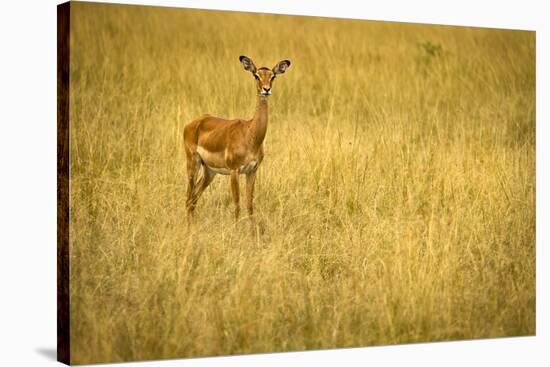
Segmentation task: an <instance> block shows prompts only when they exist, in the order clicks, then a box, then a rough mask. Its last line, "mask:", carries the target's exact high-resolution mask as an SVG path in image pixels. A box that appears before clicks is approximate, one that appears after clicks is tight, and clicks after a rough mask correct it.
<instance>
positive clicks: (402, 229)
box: [70, 3, 535, 363]
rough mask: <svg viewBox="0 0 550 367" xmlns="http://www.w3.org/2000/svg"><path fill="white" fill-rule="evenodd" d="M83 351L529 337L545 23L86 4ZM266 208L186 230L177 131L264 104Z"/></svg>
mask: <svg viewBox="0 0 550 367" xmlns="http://www.w3.org/2000/svg"><path fill="white" fill-rule="evenodd" d="M71 12H72V13H71V16H72V19H71V91H70V116H71V138H70V139H71V154H72V161H71V167H70V168H71V225H72V227H71V231H70V241H71V289H70V291H71V312H72V316H71V341H72V353H71V356H72V361H73V362H74V363H89V362H107V361H127V360H134V359H156V358H174V357H191V356H206V355H223V354H239V353H258V352H273V351H290V350H304V349H318V348H335V347H351V346H368V345H381V344H396V343H412V342H426V341H441V340H457V339H472V338H493V337H503V336H516V335H532V334H534V333H535V34H534V33H533V32H524V31H509V30H493V29H474V28H461V27H447V26H436V25H414V24H402V23H389V22H387V23H386V22H372V21H355V20H337V19H323V18H314V17H289V16H275V15H262V14H245V13H234V12H233V13H223V12H206V11H191V10H178V9H169V8H152V7H136V6H116V5H98V4H86V3H73V5H72V8H71ZM241 54H244V55H247V56H250V57H251V58H252V59H253V60H254V61H255V62H256V64H257V66H269V67H272V66H274V65H275V63H276V62H277V61H279V60H281V59H284V58H288V59H291V60H292V62H293V64H292V66H291V68H290V69H289V70H288V72H287V73H286V74H284V75H282V76H280V77H279V78H277V80H276V81H275V83H274V88H273V95H272V96H271V97H270V102H269V103H270V106H269V108H270V111H269V114H270V121H269V127H268V132H267V137H266V141H265V155H266V156H265V160H264V162H263V164H262V166H261V168H260V170H259V174H258V179H257V186H256V200H255V208H256V213H257V214H256V215H257V219H258V221H259V222H260V223H261V225H262V228H263V233H262V234H259V235H252V234H251V233H249V231H248V229H249V228H248V222H247V218H246V217H245V216H243V218H242V220H241V221H240V222H239V223H237V224H236V225H235V224H234V223H233V219H232V214H233V207H232V201H231V194H230V190H229V187H230V186H229V179H228V178H227V177H224V176H217V177H216V179H215V181H214V183H213V184H212V186H211V187H210V188H209V189H208V190H207V192H206V193H205V194H204V196H203V197H202V198H201V201H200V202H199V205H198V208H197V211H196V222H195V225H194V226H193V227H192V228H191V229H188V228H187V227H186V215H185V208H184V206H185V190H186V171H185V155H184V151H183V145H182V138H183V136H182V135H183V127H184V125H185V124H186V123H187V122H189V121H191V120H192V119H194V118H196V117H197V116H200V115H202V114H204V113H210V114H213V115H218V116H225V117H249V116H251V115H252V113H253V111H254V106H255V90H254V81H253V78H252V77H251V75H250V74H249V73H247V72H245V71H244V70H243V69H242V66H241V64H240V63H239V60H238V56H239V55H241Z"/></svg>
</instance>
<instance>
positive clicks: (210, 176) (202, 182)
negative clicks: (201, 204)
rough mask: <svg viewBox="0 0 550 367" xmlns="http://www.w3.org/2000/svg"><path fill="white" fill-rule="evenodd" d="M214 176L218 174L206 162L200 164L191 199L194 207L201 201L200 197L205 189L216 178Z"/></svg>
mask: <svg viewBox="0 0 550 367" xmlns="http://www.w3.org/2000/svg"><path fill="white" fill-rule="evenodd" d="M214 176H216V174H215V173H214V172H212V171H211V170H210V169H209V168H208V167H206V166H205V165H204V163H202V164H200V166H199V169H198V180H197V182H196V183H195V187H194V191H193V195H192V199H191V205H192V207H193V208H195V207H196V206H197V202H198V201H199V198H200V197H201V195H202V193H203V192H204V190H205V189H206V188H207V187H208V185H210V184H211V183H212V181H213V180H214Z"/></svg>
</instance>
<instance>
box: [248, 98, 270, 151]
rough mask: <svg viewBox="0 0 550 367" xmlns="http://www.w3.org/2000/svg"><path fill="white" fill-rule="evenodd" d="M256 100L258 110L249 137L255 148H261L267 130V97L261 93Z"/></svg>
mask: <svg viewBox="0 0 550 367" xmlns="http://www.w3.org/2000/svg"><path fill="white" fill-rule="evenodd" d="M257 98H258V100H257V102H256V112H255V113H254V117H253V118H252V122H251V125H250V130H249V134H250V135H249V137H250V140H251V142H252V145H253V147H254V148H259V147H260V146H261V145H262V143H263V141H264V138H265V133H266V132H267V97H265V96H261V95H259V96H258V97H257Z"/></svg>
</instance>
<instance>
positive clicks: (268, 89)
mask: <svg viewBox="0 0 550 367" xmlns="http://www.w3.org/2000/svg"><path fill="white" fill-rule="evenodd" d="M263 90H264V92H266V93H267V92H269V91H270V90H271V88H266V87H263Z"/></svg>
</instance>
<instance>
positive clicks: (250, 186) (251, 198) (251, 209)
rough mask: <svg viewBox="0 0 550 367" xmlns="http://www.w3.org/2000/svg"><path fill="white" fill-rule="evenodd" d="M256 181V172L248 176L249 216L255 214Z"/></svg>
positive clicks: (247, 205)
mask: <svg viewBox="0 0 550 367" xmlns="http://www.w3.org/2000/svg"><path fill="white" fill-rule="evenodd" d="M255 181H256V171H254V172H251V173H249V174H247V175H246V209H248V215H250V216H252V214H254V204H253V202H254V182H255Z"/></svg>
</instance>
